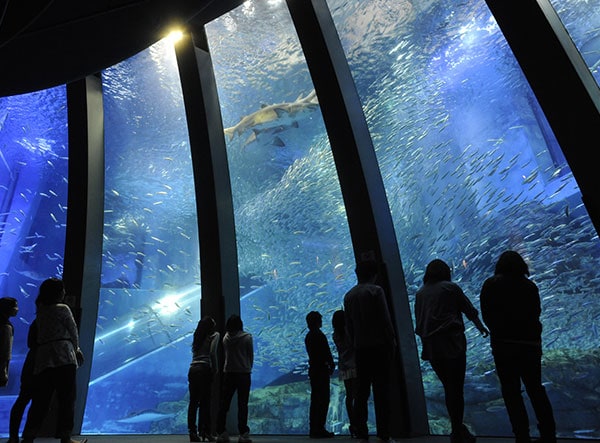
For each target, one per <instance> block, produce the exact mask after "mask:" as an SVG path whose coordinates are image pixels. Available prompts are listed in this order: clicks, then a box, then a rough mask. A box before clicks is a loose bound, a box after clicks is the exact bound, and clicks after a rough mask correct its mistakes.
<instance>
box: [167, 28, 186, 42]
mask: <svg viewBox="0 0 600 443" xmlns="http://www.w3.org/2000/svg"><path fill="white" fill-rule="evenodd" d="M182 38H183V32H182V31H181V30H179V29H176V30H173V31H171V32H169V35H167V40H169V41H170V42H171V43H172V44H175V43H177V42H178V41H179V40H181V39H182Z"/></svg>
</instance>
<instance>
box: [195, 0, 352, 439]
mask: <svg viewBox="0 0 600 443" xmlns="http://www.w3.org/2000/svg"><path fill="white" fill-rule="evenodd" d="M206 32H207V35H208V40H209V45H210V51H211V56H212V59H213V63H214V69H215V75H216V80H217V86H218V92H219V100H220V102H221V106H222V114H223V122H224V126H225V127H226V128H227V129H225V135H226V141H227V154H228V160H229V168H230V175H231V186H232V192H233V202H234V211H235V226H236V234H237V245H238V255H239V272H240V285H241V287H240V302H241V314H242V319H243V321H244V326H245V329H247V330H248V331H249V332H251V333H252V334H253V336H254V346H255V364H254V370H253V372H252V390H251V393H250V405H249V408H250V414H249V420H250V423H249V426H250V429H251V432H252V433H255V434H307V433H308V429H309V426H308V415H309V414H308V411H309V397H310V394H309V391H310V385H309V383H308V378H307V361H308V358H307V354H306V350H305V346H304V337H305V335H306V333H307V328H306V322H305V317H306V314H307V313H308V312H310V311H313V310H314V311H319V312H320V313H321V314H322V316H323V331H324V333H325V334H326V335H327V337H328V338H329V339H330V347H331V349H332V352H333V353H334V355H337V354H336V352H335V348H334V345H333V342H332V340H331V334H332V328H331V316H332V314H333V312H334V311H335V310H336V309H339V308H341V306H342V299H343V296H344V294H345V292H346V291H347V290H348V289H349V288H350V287H351V286H352V285H353V284H354V283H355V277H354V257H353V252H352V245H351V241H350V234H349V230H348V226H347V220H346V214H345V209H344V204H343V201H342V196H341V192H340V188H339V183H338V180H337V173H336V169H335V165H334V163H333V157H332V155H331V151H330V146H329V142H328V139H327V135H326V132H325V127H324V125H323V120H322V117H321V113H320V110H319V105H318V100H317V97H316V96H315V93H314V89H313V85H312V82H311V79H310V76H309V73H308V68H307V66H306V62H305V60H304V56H303V54H302V51H301V48H300V44H299V42H298V38H297V35H296V33H295V32H294V27H293V24H292V21H291V17H290V16H289V13H288V11H287V8H286V5H285V2H275V1H262V0H260V1H247V2H245V3H244V4H243V5H242V6H240V7H239V8H237V9H235V10H234V11H232V12H230V13H228V14H226V15H224V16H222V17H220V18H219V19H217V20H215V21H214V22H211V23H209V24H208V25H207V26H206ZM343 392H344V389H343V384H341V383H340V382H339V380H338V378H337V375H335V376H333V377H332V383H331V406H330V409H329V416H328V420H327V427H328V429H331V430H334V431H335V432H338V433H347V432H348V431H347V423H348V421H347V418H346V411H345V407H344V402H343V400H344V394H343ZM229 427H230V429H229V431H230V432H236V428H235V423H230V424H229Z"/></svg>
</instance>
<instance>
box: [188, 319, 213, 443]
mask: <svg viewBox="0 0 600 443" xmlns="http://www.w3.org/2000/svg"><path fill="white" fill-rule="evenodd" d="M215 327H216V323H215V321H214V319H213V318H212V317H208V316H206V317H203V318H202V319H201V320H200V321H199V322H198V326H197V327H196V330H195V331H194V340H193V341H192V363H191V364H190V369H189V371H188V386H189V391H190V401H189V405H188V415H187V421H188V430H189V433H190V441H215V438H214V437H213V436H212V434H211V429H210V425H211V413H210V403H211V391H212V383H213V378H214V374H215V373H216V372H217V369H218V361H217V348H218V345H219V338H220V336H219V333H218V332H216V331H215ZM196 420H197V424H196Z"/></svg>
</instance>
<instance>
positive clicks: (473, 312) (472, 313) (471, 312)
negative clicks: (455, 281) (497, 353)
mask: <svg viewBox="0 0 600 443" xmlns="http://www.w3.org/2000/svg"><path fill="white" fill-rule="evenodd" d="M456 287H457V288H458V292H457V294H458V297H459V300H460V301H459V303H460V306H461V310H462V312H464V313H465V315H466V316H467V318H468V319H469V320H471V321H472V322H473V324H474V325H475V327H476V328H477V329H478V330H479V332H480V333H481V335H483V336H484V337H487V336H488V335H490V331H488V329H487V328H486V327H485V325H484V324H483V323H482V322H481V320H480V319H479V312H478V311H477V309H476V308H475V306H473V303H471V300H469V298H468V297H467V296H466V295H465V293H464V292H463V290H462V289H460V287H459V286H458V285H457V286H456Z"/></svg>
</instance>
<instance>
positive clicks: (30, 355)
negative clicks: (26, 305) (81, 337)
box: [7, 320, 37, 443]
mask: <svg viewBox="0 0 600 443" xmlns="http://www.w3.org/2000/svg"><path fill="white" fill-rule="evenodd" d="M36 340H37V325H36V322H35V320H33V322H32V323H31V325H29V332H28V333H27V346H28V347H29V351H27V355H26V356H25V361H24V362H23V367H22V368H21V386H20V388H19V395H18V396H17V398H16V400H15V402H14V403H13V406H12V408H11V410H10V424H9V433H8V435H9V438H8V441H7V443H19V428H20V427H21V421H22V420H23V413H24V412H25V408H27V405H28V404H29V402H30V401H31V400H32V399H33V395H34V394H35V377H34V375H33V367H34V364H35V349H36V347H37V342H36Z"/></svg>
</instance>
